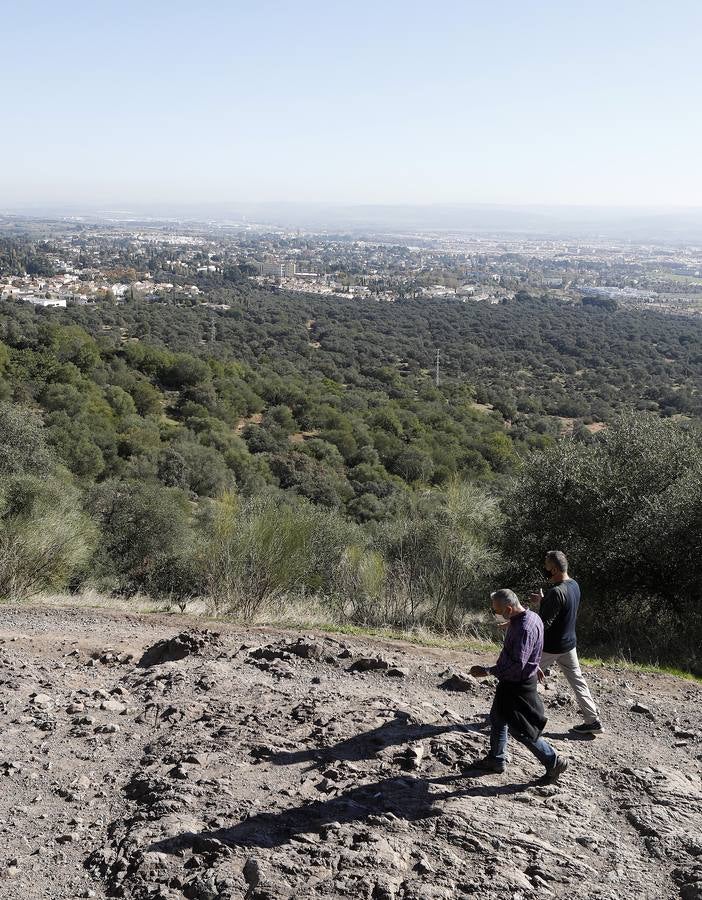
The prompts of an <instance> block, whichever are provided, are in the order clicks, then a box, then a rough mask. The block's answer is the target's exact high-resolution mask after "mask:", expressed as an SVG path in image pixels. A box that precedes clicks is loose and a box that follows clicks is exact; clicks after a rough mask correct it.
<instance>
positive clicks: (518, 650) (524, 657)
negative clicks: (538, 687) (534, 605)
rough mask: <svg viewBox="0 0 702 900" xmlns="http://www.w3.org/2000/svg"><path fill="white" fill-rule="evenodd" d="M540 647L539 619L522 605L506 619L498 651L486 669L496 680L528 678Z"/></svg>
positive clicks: (535, 665)
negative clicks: (505, 626) (505, 628)
mask: <svg viewBox="0 0 702 900" xmlns="http://www.w3.org/2000/svg"><path fill="white" fill-rule="evenodd" d="M543 649H544V625H543V622H542V621H541V618H540V617H539V616H537V614H536V613H534V612H532V611H531V610H530V609H526V610H524V612H523V613H519V614H518V615H516V616H512V618H511V619H510V620H509V626H508V627H507V632H506V634H505V642H504V644H503V645H502V652H501V653H500V655H499V657H498V658H497V663H496V664H495V665H494V666H490V667H489V668H488V672H490V674H491V675H495V676H496V677H497V679H498V680H499V681H529V680H530V679H531V678H534V676H535V675H536V670H537V669H538V668H539V660H540V659H541V652H542V651H543Z"/></svg>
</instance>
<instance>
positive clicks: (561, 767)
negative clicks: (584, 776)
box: [544, 756, 568, 782]
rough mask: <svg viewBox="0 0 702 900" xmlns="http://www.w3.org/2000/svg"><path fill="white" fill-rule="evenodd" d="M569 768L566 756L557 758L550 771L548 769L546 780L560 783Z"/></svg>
mask: <svg viewBox="0 0 702 900" xmlns="http://www.w3.org/2000/svg"><path fill="white" fill-rule="evenodd" d="M567 768H568V760H567V759H566V757H565V756H557V757H556V761H555V763H554V764H553V765H552V766H551V768H550V769H546V774H545V775H544V779H545V780H546V781H549V782H553V781H558V779H559V778H560V777H561V775H562V774H563V773H564V772H565V770H566V769H567Z"/></svg>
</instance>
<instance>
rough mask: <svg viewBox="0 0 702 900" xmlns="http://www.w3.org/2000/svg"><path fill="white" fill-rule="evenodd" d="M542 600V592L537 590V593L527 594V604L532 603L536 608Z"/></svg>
mask: <svg viewBox="0 0 702 900" xmlns="http://www.w3.org/2000/svg"><path fill="white" fill-rule="evenodd" d="M543 599H544V592H543V591H542V590H541V589H539V590H538V591H532V593H531V594H529V603H534V604H536V605H537V606H538V604H539V603H541V601H542V600H543Z"/></svg>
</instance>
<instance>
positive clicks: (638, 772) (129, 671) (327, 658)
mask: <svg viewBox="0 0 702 900" xmlns="http://www.w3.org/2000/svg"><path fill="white" fill-rule="evenodd" d="M217 632H218V634H217V633H214V632H212V631H208V630H207V629H206V628H205V627H204V626H203V625H202V623H201V622H198V621H196V620H193V619H192V618H189V617H180V616H170V615H169V616H166V615H161V616H154V615H152V616H149V615H131V614H125V613H118V612H105V611H102V610H91V609H56V608H54V609H47V608H39V607H8V606H5V607H3V609H2V620H1V621H0V681H1V683H2V693H1V694H0V716H1V720H2V743H1V745H0V776H2V788H3V790H2V792H1V794H0V829H1V831H2V842H1V847H2V849H1V850H0V897H2V898H28V900H29V898H62V900H63V898H77V897H98V898H105V897H124V898H136V900H145V898H151V900H153V898H156V900H166V898H168V900H181V898H184V897H185V898H191V900H217V898H222V900H229V898H244V897H246V898H250V900H283V898H314V897H327V898H329V897H339V898H347V897H348V898H355V900H361V898H372V900H439V898H442V900H443V898H463V897H471V898H480V900H498V898H500V900H501V898H509V900H537V898H539V900H540V898H548V897H563V898H594V900H598V898H599V900H629V898H631V900H634V898H635V900H666V898H678V897H680V898H682V900H701V898H702V783H701V780H700V774H701V771H702V766H701V760H702V705H701V704H702V685H699V684H696V683H693V682H687V681H684V680H680V679H676V678H673V677H670V676H664V675H646V674H640V673H632V672H630V671H625V670H618V669H616V668H607V669H597V670H596V671H589V672H587V673H586V674H587V676H588V678H589V680H590V683H591V687H592V689H593V692H594V693H595V694H596V696H597V698H598V700H599V702H600V705H601V708H602V714H603V719H604V722H605V726H606V731H605V732H604V733H603V734H602V735H599V736H597V737H596V738H584V739H582V738H581V739H577V738H576V737H575V736H574V735H573V734H572V733H570V732H569V727H570V726H571V725H572V724H574V723H575V722H577V721H578V716H577V711H576V710H575V708H574V706H573V702H572V698H571V696H570V693H569V692H568V689H567V685H565V684H564V682H563V680H562V678H559V677H557V676H555V677H551V678H550V679H549V682H548V685H547V690H546V691H545V692H544V701H545V703H546V707H547V712H548V714H549V717H550V718H549V723H548V725H547V727H546V735H547V737H548V738H549V739H550V740H552V742H553V743H554V745H555V746H556V747H557V749H558V750H559V752H561V753H564V754H566V755H567V756H568V757H569V758H570V768H569V770H568V772H567V773H566V774H565V775H564V776H563V777H562V779H561V780H560V781H559V782H558V783H557V784H555V785H548V784H544V783H542V781H541V780H540V776H541V775H542V770H541V769H540V766H539V765H538V763H536V761H535V760H534V759H533V757H531V756H530V755H529V754H528V753H526V751H525V750H524V749H523V748H522V747H520V746H519V745H516V744H514V743H513V744H512V745H511V753H512V759H511V764H510V766H509V767H508V770H507V772H506V773H505V774H503V775H487V776H484V777H482V778H479V777H470V776H469V775H467V774H466V773H465V766H466V764H469V763H470V762H471V761H472V760H475V759H476V758H478V757H480V756H482V755H483V753H484V751H485V749H486V744H487V731H486V721H485V715H486V713H487V712H488V710H489V707H490V702H491V696H492V691H493V686H492V684H491V683H490V682H489V681H486V682H480V683H479V682H475V681H473V680H472V679H470V678H466V679H464V680H463V681H461V680H460V679H458V680H457V679H455V678H452V676H453V674H454V673H456V672H459V673H460V672H465V671H466V670H467V669H468V668H469V667H470V665H471V664H472V663H474V662H488V661H489V659H488V657H487V656H486V655H485V654H475V655H471V654H469V653H458V652H453V651H447V650H440V649H435V648H422V647H416V646H413V645H409V644H403V643H400V642H388V641H380V640H375V639H371V638H346V637H341V636H339V637H333V636H330V635H327V634H305V635H300V634H298V633H293V632H289V631H288V632H283V631H276V630H273V629H248V630H244V629H241V628H236V627H232V626H226V625H222V626H217ZM178 635H180V636H179V637H178ZM447 682H448V685H447V684H446V683H447ZM457 682H458V686H459V687H462V688H463V690H459V691H456V690H449V689H448V687H450V686H452V685H453V686H454V687H455V686H456V683H457Z"/></svg>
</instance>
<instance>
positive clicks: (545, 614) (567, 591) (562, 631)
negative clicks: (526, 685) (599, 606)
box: [539, 578, 580, 654]
mask: <svg viewBox="0 0 702 900" xmlns="http://www.w3.org/2000/svg"><path fill="white" fill-rule="evenodd" d="M579 606H580V586H579V585H578V582H577V581H575V579H573V578H569V579H568V580H567V581H562V582H561V583H560V584H554V585H552V586H551V587H550V588H549V589H548V590H547V591H546V593H545V595H544V599H543V600H542V601H541V605H540V607H539V615H540V616H541V618H542V620H543V623H544V653H558V654H560V653H567V652H568V651H569V650H572V649H573V648H574V647H575V645H576V643H577V641H576V638H575V622H576V619H577V618H578V607H579Z"/></svg>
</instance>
